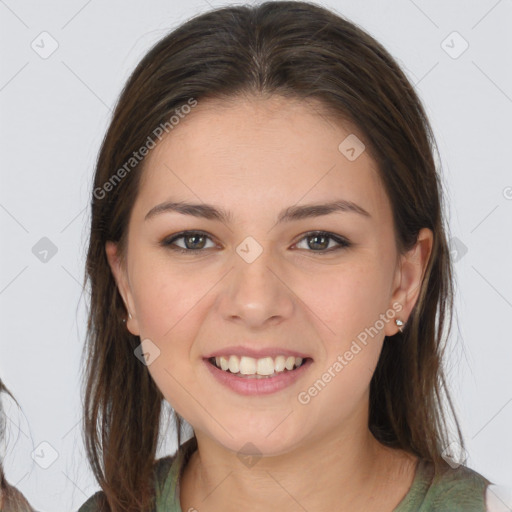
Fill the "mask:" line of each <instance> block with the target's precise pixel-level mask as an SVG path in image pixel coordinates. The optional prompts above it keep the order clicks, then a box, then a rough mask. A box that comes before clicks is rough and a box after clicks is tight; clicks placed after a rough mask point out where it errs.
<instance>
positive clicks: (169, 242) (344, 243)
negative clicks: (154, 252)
mask: <svg viewBox="0 0 512 512" xmlns="http://www.w3.org/2000/svg"><path fill="white" fill-rule="evenodd" d="M188 235H201V236H204V237H206V238H208V239H209V240H211V241H212V242H213V240H212V239H211V237H210V236H208V235H207V234H206V233H203V232H202V231H182V232H181V233H177V234H176V235H173V236H172V237H171V238H166V239H164V240H162V241H161V242H160V245H162V246H163V247H166V248H168V249H171V250H172V251H176V252H178V253H181V254H188V255H194V256H197V255H199V253H201V252H205V251H206V249H183V248H182V247H177V246H174V247H173V243H174V242H175V241H176V240H179V239H180V238H185V237H186V236H188ZM312 236H325V237H327V238H329V239H331V240H334V241H335V242H336V243H337V244H339V245H338V246H337V247H331V248H329V249H326V250H318V251H314V250H308V251H307V252H312V253H315V254H319V255H324V254H329V253H331V252H333V251H336V250H340V249H347V248H348V247H351V246H352V243H351V242H349V241H348V240H347V239H346V238H342V237H340V236H337V235H335V234H333V233H329V232H328V231H309V232H308V233H305V234H304V235H303V237H302V238H301V239H300V240H299V241H298V242H296V243H297V244H298V243H300V242H302V241H303V240H304V239H306V238H309V237H312ZM294 245H295V244H294ZM210 249H211V248H210Z"/></svg>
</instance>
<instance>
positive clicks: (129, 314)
mask: <svg viewBox="0 0 512 512" xmlns="http://www.w3.org/2000/svg"><path fill="white" fill-rule="evenodd" d="M128 318H132V314H131V313H130V312H129V311H128ZM125 323H126V318H123V324H125Z"/></svg>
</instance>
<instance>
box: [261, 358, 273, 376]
mask: <svg viewBox="0 0 512 512" xmlns="http://www.w3.org/2000/svg"><path fill="white" fill-rule="evenodd" d="M257 368H258V369H257V373H258V375H272V374H273V373H274V360H273V359H272V358H271V357H264V358H263V359H258V366H257Z"/></svg>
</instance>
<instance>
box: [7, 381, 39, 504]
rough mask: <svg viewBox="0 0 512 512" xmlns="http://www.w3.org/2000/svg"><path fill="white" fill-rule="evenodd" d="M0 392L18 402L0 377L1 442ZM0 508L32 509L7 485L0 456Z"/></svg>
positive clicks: (17, 492) (23, 498) (16, 490)
mask: <svg viewBox="0 0 512 512" xmlns="http://www.w3.org/2000/svg"><path fill="white" fill-rule="evenodd" d="M2 393H5V394H6V395H9V396H10V397H11V398H12V400H14V402H15V403H16V405H18V407H19V404H18V402H17V401H16V399H15V398H14V396H13V394H12V393H11V392H10V391H9V390H8V389H7V387H6V386H5V384H4V383H3V382H2V379H0V442H3V440H4V437H5V430H6V427H5V423H6V422H5V415H4V410H3V404H2ZM0 510H2V511H3V512H33V510H34V509H33V508H32V507H31V506H30V504H29V503H28V501H27V500H26V499H25V497H24V496H23V494H21V492H20V491H18V489H16V487H13V486H12V485H9V482H7V479H6V478H5V474H4V468H3V460H2V458H0Z"/></svg>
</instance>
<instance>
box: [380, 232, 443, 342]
mask: <svg viewBox="0 0 512 512" xmlns="http://www.w3.org/2000/svg"><path fill="white" fill-rule="evenodd" d="M433 242H434V235H433V233H432V231H431V230H430V229H428V228H423V229H421V230H420V232H419V233H418V238H417V240H416V244H415V246H414V247H413V248H412V249H411V250H409V251H408V252H407V253H406V254H404V255H402V256H401V257H400V263H399V265H398V267H397V270H396V273H395V282H394V285H393V295H392V297H391V303H390V306H393V304H394V305H395V306H394V307H393V308H392V309H393V310H395V311H397V314H396V316H395V319H396V318H399V319H400V320H402V322H403V323H404V324H405V323H407V320H408V318H409V315H410V314H411V311H412V309H413V307H414V305H415V304H416V301H417V299H418V296H419V293H420V290H421V284H422V281H423V276H424V275H425V270H426V268H427V265H428V262H429V259H430V254H431V253H432V246H433ZM398 304H399V305H400V306H401V307H402V309H400V310H399V309H398ZM397 332H398V327H397V325H396V324H395V322H394V321H393V322H388V323H387V324H386V328H385V334H386V336H393V335H395V334H396V333H397Z"/></svg>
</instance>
